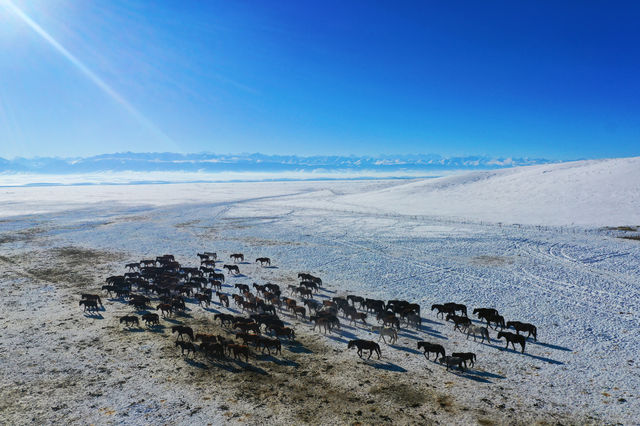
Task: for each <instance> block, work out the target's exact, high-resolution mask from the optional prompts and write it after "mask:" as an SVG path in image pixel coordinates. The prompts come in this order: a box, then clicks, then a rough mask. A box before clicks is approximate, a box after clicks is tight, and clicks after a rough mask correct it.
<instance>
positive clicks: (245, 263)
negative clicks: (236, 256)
mask: <svg viewBox="0 0 640 426" xmlns="http://www.w3.org/2000/svg"><path fill="white" fill-rule="evenodd" d="M236 264H237V265H251V262H246V261H243V262H238V263H236Z"/></svg>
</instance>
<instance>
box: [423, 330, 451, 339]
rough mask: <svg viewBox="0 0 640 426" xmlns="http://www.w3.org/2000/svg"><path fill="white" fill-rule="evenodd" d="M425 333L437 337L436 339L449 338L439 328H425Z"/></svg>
mask: <svg viewBox="0 0 640 426" xmlns="http://www.w3.org/2000/svg"><path fill="white" fill-rule="evenodd" d="M424 333H425V334H427V335H429V337H435V338H436V339H442V340H449V338H448V337H447V336H444V335H442V334H440V332H439V331H438V330H424Z"/></svg>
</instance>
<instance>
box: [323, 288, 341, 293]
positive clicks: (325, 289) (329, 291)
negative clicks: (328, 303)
mask: <svg viewBox="0 0 640 426" xmlns="http://www.w3.org/2000/svg"><path fill="white" fill-rule="evenodd" d="M320 290H322V291H324V292H325V293H329V294H336V293H337V291H336V290H329V289H328V288H326V287H320Z"/></svg>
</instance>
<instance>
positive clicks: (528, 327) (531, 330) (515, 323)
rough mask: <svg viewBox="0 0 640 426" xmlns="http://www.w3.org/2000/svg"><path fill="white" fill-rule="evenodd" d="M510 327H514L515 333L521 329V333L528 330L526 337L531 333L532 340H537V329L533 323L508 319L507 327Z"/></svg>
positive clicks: (518, 332)
mask: <svg viewBox="0 0 640 426" xmlns="http://www.w3.org/2000/svg"><path fill="white" fill-rule="evenodd" d="M510 327H513V328H515V329H516V333H517V334H520V332H521V331H522V332H523V333H524V332H528V333H529V334H528V335H527V338H529V337H531V336H532V335H533V340H535V341H536V342H537V341H538V329H537V328H536V326H535V325H533V324H529V323H527V322H520V321H509V322H507V328H510Z"/></svg>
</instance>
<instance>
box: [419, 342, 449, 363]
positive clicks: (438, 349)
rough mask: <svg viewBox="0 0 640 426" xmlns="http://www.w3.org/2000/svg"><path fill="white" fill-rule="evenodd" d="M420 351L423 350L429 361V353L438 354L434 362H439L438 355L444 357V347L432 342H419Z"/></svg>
mask: <svg viewBox="0 0 640 426" xmlns="http://www.w3.org/2000/svg"><path fill="white" fill-rule="evenodd" d="M418 349H422V350H423V351H424V356H425V357H426V358H427V359H429V353H431V352H433V353H435V354H436V357H435V359H434V361H437V360H438V355H441V356H442V357H444V355H445V354H444V346H442V345H438V344H435V343H430V342H418Z"/></svg>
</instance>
